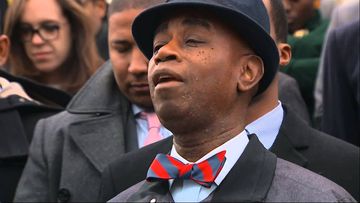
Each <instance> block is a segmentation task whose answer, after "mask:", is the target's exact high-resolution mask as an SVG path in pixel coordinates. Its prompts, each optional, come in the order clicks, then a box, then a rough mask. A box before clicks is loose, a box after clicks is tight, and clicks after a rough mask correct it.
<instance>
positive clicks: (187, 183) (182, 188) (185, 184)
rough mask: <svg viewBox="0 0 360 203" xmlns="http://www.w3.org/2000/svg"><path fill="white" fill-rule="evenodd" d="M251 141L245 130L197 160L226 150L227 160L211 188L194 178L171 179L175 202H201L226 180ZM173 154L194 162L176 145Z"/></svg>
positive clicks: (182, 160) (180, 158)
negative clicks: (178, 150) (178, 151)
mask: <svg viewBox="0 0 360 203" xmlns="http://www.w3.org/2000/svg"><path fill="white" fill-rule="evenodd" d="M248 142H249V138H248V136H247V133H246V131H245V130H244V131H243V132H241V133H240V134H239V135H237V136H235V137H234V138H232V139H231V140H229V141H227V142H225V143H224V144H222V145H221V146H219V147H217V148H216V149H214V150H212V151H211V152H209V153H208V154H206V155H205V156H203V157H202V158H201V159H199V160H198V161H196V162H195V163H200V162H202V161H204V160H206V159H208V158H210V157H212V156H214V155H215V154H217V153H219V152H221V151H224V150H226V154H225V157H226V161H225V163H224V166H223V168H222V170H221V172H220V173H219V175H218V176H217V177H216V179H215V181H214V182H215V184H212V186H211V187H210V188H207V187H204V186H201V185H199V184H197V183H195V182H194V181H193V180H184V181H181V180H176V181H175V182H174V180H169V186H170V188H169V189H170V192H171V195H172V197H173V199H174V201H175V202H200V201H202V200H204V199H205V198H206V197H208V196H209V195H210V194H211V193H212V192H213V191H214V190H215V189H216V187H217V186H218V185H220V183H221V182H222V181H223V180H224V178H225V177H226V175H227V174H228V173H229V171H230V170H231V169H232V167H233V166H234V165H235V163H236V162H237V160H238V159H239V157H240V156H241V154H242V153H243V151H244V149H245V147H246V145H247V144H248ZM170 155H171V156H173V157H175V158H176V159H178V160H180V161H181V162H183V163H184V164H188V163H193V162H189V161H187V160H186V159H184V158H183V157H181V156H180V155H179V154H178V153H177V151H176V149H175V147H174V146H173V147H172V149H171V153H170Z"/></svg>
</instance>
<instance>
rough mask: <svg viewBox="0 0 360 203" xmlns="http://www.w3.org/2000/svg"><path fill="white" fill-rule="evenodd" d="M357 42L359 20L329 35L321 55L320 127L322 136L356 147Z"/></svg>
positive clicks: (359, 98) (359, 117)
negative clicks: (322, 78)
mask: <svg viewBox="0 0 360 203" xmlns="http://www.w3.org/2000/svg"><path fill="white" fill-rule="evenodd" d="M359 38H360V25H359V20H356V21H355V22H352V23H350V24H347V25H344V26H340V27H339V28H336V29H334V30H333V31H332V32H330V34H329V39H328V43H327V46H326V49H325V52H324V95H323V103H324V115H323V119H322V125H321V129H322V130H323V131H324V132H327V133H329V134H330V135H333V136H335V137H338V138H340V139H343V140H346V141H347V142H350V143H352V144H354V145H357V146H359V144H360V143H359V140H360V139H359V138H360V125H359V123H360V54H359V53H360V51H359V47H360V39H359ZM339 49H342V51H341V52H339Z"/></svg>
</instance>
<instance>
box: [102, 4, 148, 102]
mask: <svg viewBox="0 0 360 203" xmlns="http://www.w3.org/2000/svg"><path fill="white" fill-rule="evenodd" d="M140 12H141V10H139V9H131V10H125V11H122V12H118V13H114V14H112V15H111V16H110V19H109V50H110V60H111V63H112V65H113V71H114V75H115V79H116V82H117V84H118V86H119V88H120V90H121V92H122V93H123V94H124V95H125V96H126V97H127V98H128V99H129V100H130V101H131V102H132V103H134V104H136V105H139V106H141V107H143V108H152V102H151V98H150V92H149V85H148V81H147V63H148V60H147V59H146V58H145V56H144V55H143V54H142V53H141V52H140V50H139V49H138V47H137V46H136V43H135V41H134V39H133V37H132V34H131V24H132V22H133V20H134V18H135V17H136V16H137V15H138V14H139V13H140Z"/></svg>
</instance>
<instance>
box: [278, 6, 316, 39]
mask: <svg viewBox="0 0 360 203" xmlns="http://www.w3.org/2000/svg"><path fill="white" fill-rule="evenodd" d="M283 3H284V7H285V10H286V13H287V18H288V24H289V31H290V33H292V32H294V31H296V30H299V29H302V28H303V27H304V25H305V24H306V23H307V21H308V20H309V19H310V18H311V17H312V16H313V14H314V11H315V9H314V0H283Z"/></svg>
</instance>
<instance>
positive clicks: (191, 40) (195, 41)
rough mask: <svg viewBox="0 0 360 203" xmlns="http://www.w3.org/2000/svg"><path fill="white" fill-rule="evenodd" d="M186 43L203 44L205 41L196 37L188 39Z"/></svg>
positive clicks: (192, 44) (191, 44) (190, 44)
mask: <svg viewBox="0 0 360 203" xmlns="http://www.w3.org/2000/svg"><path fill="white" fill-rule="evenodd" d="M185 43H186V44H187V45H189V46H197V45H199V44H202V43H204V42H203V41H200V40H196V39H187V40H186V41H185Z"/></svg>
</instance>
